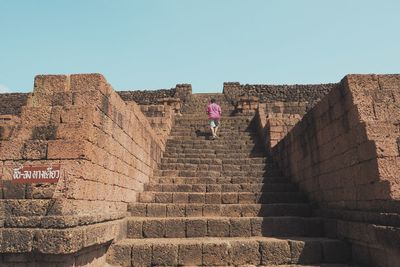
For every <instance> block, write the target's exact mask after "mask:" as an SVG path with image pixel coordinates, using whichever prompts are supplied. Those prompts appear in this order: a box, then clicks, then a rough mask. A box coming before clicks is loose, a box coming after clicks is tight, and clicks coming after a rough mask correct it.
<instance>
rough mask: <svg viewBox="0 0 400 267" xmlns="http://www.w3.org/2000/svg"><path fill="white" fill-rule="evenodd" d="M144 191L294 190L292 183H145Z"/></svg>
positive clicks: (255, 191)
mask: <svg viewBox="0 0 400 267" xmlns="http://www.w3.org/2000/svg"><path fill="white" fill-rule="evenodd" d="M144 191H155V192H209V193H210V192H254V193H257V192H295V191H297V187H296V186H295V185H294V184H292V183H270V184H267V183H252V184H249V183H245V184H231V183H229V184H219V185H215V184H146V185H145V186H144Z"/></svg>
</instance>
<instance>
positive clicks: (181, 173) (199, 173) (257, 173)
mask: <svg viewBox="0 0 400 267" xmlns="http://www.w3.org/2000/svg"><path fill="white" fill-rule="evenodd" d="M218 167H220V166H218ZM154 174H155V175H159V176H176V177H221V176H228V177H238V176H240V177H246V176H251V177H266V176H280V175H281V171H280V170H278V169H267V170H249V171H228V170H226V171H225V170H219V169H217V168H216V169H211V170H210V168H209V170H189V171H187V170H157V171H154Z"/></svg>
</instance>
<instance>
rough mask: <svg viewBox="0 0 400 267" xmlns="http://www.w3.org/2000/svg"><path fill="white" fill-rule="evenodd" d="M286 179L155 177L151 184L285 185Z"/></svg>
mask: <svg viewBox="0 0 400 267" xmlns="http://www.w3.org/2000/svg"><path fill="white" fill-rule="evenodd" d="M286 182H289V180H288V178H285V177H282V176H267V177H246V176H244V177H240V176H237V177H226V176H225V177H176V176H168V177H165V176H155V177H153V178H152V179H151V183H160V184H210V185H213V184H229V183H230V184H240V183H250V184H251V183H286Z"/></svg>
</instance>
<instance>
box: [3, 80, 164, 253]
mask: <svg viewBox="0 0 400 267" xmlns="http://www.w3.org/2000/svg"><path fill="white" fill-rule="evenodd" d="M19 119H20V123H16V121H15V120H14V121H12V123H10V122H7V123H4V124H3V125H0V126H2V129H3V130H2V131H3V133H5V134H3V135H2V136H1V140H0V166H1V170H2V173H1V174H2V180H1V182H2V186H1V191H0V192H1V194H0V197H1V203H0V206H1V211H2V213H3V223H4V227H3V228H0V231H1V235H2V239H1V241H0V253H5V254H4V255H10V257H14V258H15V255H14V254H15V253H18V255H25V254H21V253H30V252H33V251H34V252H35V253H38V254H71V253H76V252H78V251H80V250H82V249H83V248H87V247H91V246H100V245H104V244H106V243H107V242H110V241H112V240H113V239H117V238H118V237H119V236H122V235H123V234H124V233H123V230H124V227H122V226H123V225H124V220H123V218H124V217H125V216H126V211H127V203H129V202H134V201H136V193H137V192H139V191H142V190H143V185H144V183H146V182H148V181H149V179H150V177H151V176H152V172H153V169H154V168H155V167H156V166H157V164H158V162H159V161H160V157H161V154H162V151H163V149H164V146H163V142H162V141H161V140H160V137H159V136H158V135H157V134H156V132H155V131H154V130H153V129H152V127H151V126H150V124H149V122H148V120H147V118H146V117H145V116H144V115H143V114H142V112H141V110H140V107H139V106H138V105H137V104H135V103H133V102H132V103H130V104H129V106H128V105H127V104H126V103H125V102H124V101H123V100H122V99H121V98H120V97H119V95H118V94H117V93H116V92H115V91H114V90H113V89H112V87H111V86H110V85H109V84H108V83H107V82H106V80H105V79H104V77H103V76H101V75H100V74H88V75H70V76H67V75H45V76H37V77H36V78H35V88H34V92H33V94H32V95H31V96H30V97H29V99H28V103H27V105H26V106H24V107H23V108H22V111H21V117H20V118H19ZM19 164H24V165H26V164H46V165H48V164H61V168H62V171H63V173H64V175H63V177H62V178H61V179H60V180H59V181H58V183H55V184H15V183H13V182H12V169H13V167H15V166H18V165H19ZM0 220H1V218H0ZM71 255H72V254H71ZM4 260H6V259H4Z"/></svg>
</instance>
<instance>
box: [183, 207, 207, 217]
mask: <svg viewBox="0 0 400 267" xmlns="http://www.w3.org/2000/svg"><path fill="white" fill-rule="evenodd" d="M202 214H203V207H202V206H201V205H193V204H192V205H186V216H188V217H201V216H202Z"/></svg>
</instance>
